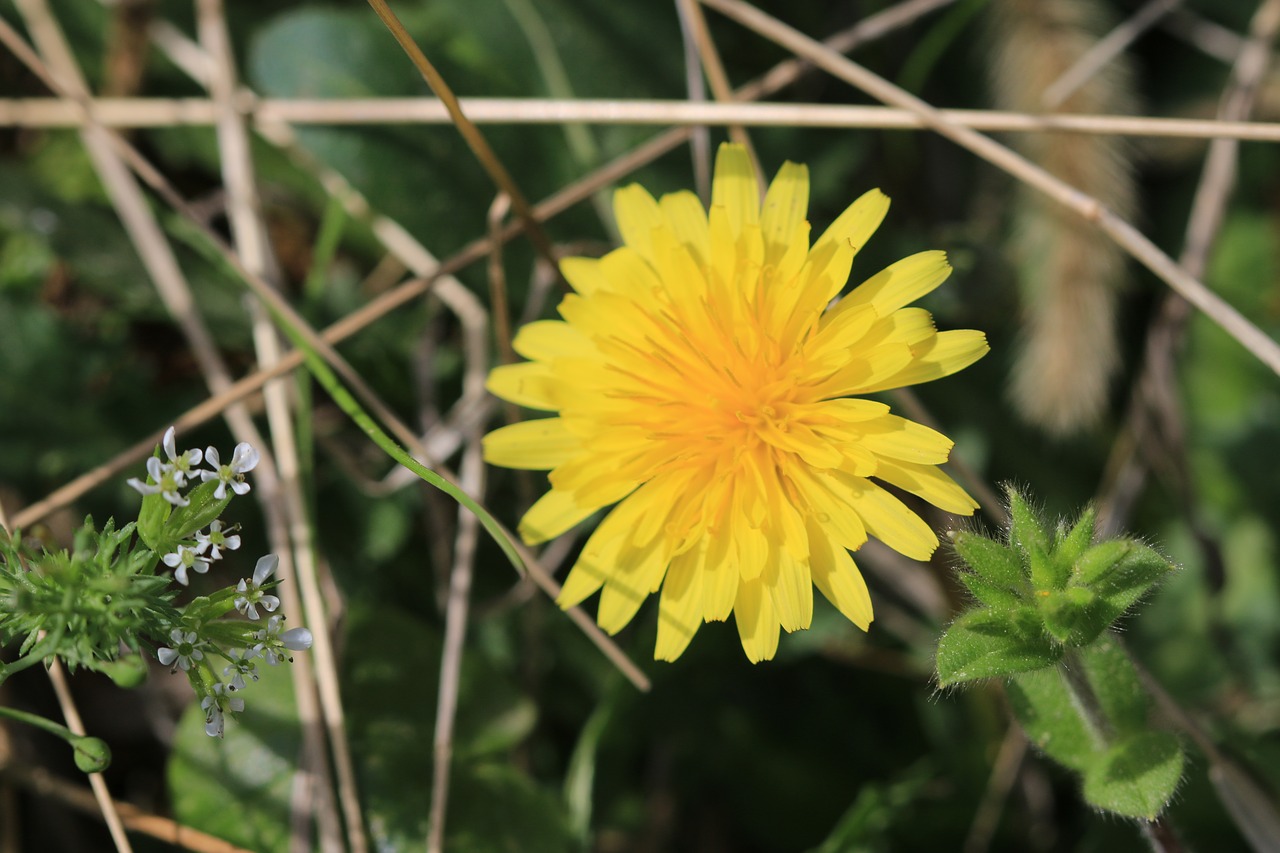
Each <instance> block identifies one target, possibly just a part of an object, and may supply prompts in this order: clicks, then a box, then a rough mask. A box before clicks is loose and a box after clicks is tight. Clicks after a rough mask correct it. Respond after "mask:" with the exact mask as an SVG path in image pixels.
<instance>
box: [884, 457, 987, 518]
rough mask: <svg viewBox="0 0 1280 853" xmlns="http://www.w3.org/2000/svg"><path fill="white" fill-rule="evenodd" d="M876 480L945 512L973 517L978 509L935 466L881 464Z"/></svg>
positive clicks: (901, 463) (956, 485) (953, 482)
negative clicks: (889, 484)
mask: <svg viewBox="0 0 1280 853" xmlns="http://www.w3.org/2000/svg"><path fill="white" fill-rule="evenodd" d="M876 478H877V479H880V480H884V481H885V482H886V483H891V484H893V485H895V486H897V487H898V488H900V489H902V490H903V491H907V492H910V493H911V494H913V495H916V496H918V497H921V498H924V499H925V500H927V501H928V502H929V503H931V504H933V505H934V506H936V507H937V508H938V509H940V510H943V511H945V512H953V513H955V514H956V515H973V511H974V510H975V509H977V508H978V502H977V501H975V500H974V499H973V498H971V497H970V496H969V493H968V492H966V491H965V490H964V489H962V488H960V486H959V485H958V484H957V483H956V482H955V481H954V480H952V479H951V478H950V477H948V476H947V475H946V474H944V473H943V472H942V471H940V470H938V468H937V467H936V466H933V465H916V464H913V463H911V462H896V461H895V462H891V461H889V460H882V461H881V462H880V464H879V465H878V466H877V467H876Z"/></svg>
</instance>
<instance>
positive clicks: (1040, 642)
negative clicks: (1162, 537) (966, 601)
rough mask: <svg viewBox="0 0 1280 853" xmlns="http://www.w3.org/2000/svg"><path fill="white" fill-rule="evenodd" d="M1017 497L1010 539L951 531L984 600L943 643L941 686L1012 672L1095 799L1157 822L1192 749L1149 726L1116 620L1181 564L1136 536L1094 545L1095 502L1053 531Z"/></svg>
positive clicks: (1042, 729)
mask: <svg viewBox="0 0 1280 853" xmlns="http://www.w3.org/2000/svg"><path fill="white" fill-rule="evenodd" d="M1008 494H1009V515H1010V518H1011V523H1010V529H1009V536H1008V542H1007V544H1002V543H1000V542H997V541H995V540H992V539H987V538H985V537H981V536H977V535H976V534H968V533H961V534H957V535H956V536H954V537H953V541H954V543H955V547H956V553H957V554H958V555H959V556H960V558H961V559H962V560H963V561H964V563H965V565H966V566H967V568H968V569H969V570H970V571H969V572H964V573H962V574H961V576H960V577H961V580H962V581H963V582H964V583H965V585H966V586H967V587H968V588H969V589H970V591H972V592H973V593H974V596H975V597H976V598H977V600H978V606H977V607H975V608H973V609H971V610H969V611H968V612H966V613H963V614H961V615H960V617H959V618H957V619H956V620H955V622H953V623H952V625H951V626H950V627H949V628H948V629H947V631H946V633H945V634H943V636H942V638H941V640H940V641H939V643H938V654H937V673H938V683H939V684H940V685H942V686H943V687H948V686H952V685H956V684H962V683H965V682H971V681H977V680H981V679H987V678H994V677H1002V678H1004V679H1005V680H1006V687H1007V692H1008V696H1009V704H1010V707H1011V708H1012V709H1013V712H1014V714H1015V716H1017V718H1018V720H1019V722H1021V724H1022V726H1023V729H1024V731H1025V732H1026V734H1027V737H1028V738H1029V739H1030V740H1031V741H1032V743H1034V744H1036V746H1037V747H1039V748H1040V749H1041V750H1042V751H1043V752H1044V753H1045V754H1046V755H1048V756H1049V757H1051V758H1053V759H1054V760H1056V761H1058V762H1059V763H1061V764H1062V765H1064V766H1066V767H1068V768H1070V769H1071V770H1073V771H1075V772H1076V773H1078V774H1080V776H1081V778H1082V780H1083V791H1084V797H1085V799H1086V800H1088V802H1089V803H1091V804H1092V805H1094V806H1096V807H1098V808H1100V809H1104V810H1106V811H1110V812H1114V813H1115V814H1119V815H1124V816H1126V817H1134V818H1141V819H1145V820H1152V819H1154V818H1155V817H1156V816H1157V815H1158V814H1159V813H1160V812H1161V811H1162V810H1163V809H1164V807H1165V806H1166V805H1167V804H1168V802H1169V800H1170V799H1171V797H1172V796H1173V791H1174V788H1175V787H1176V786H1177V784H1178V781H1179V779H1180V778H1181V776H1182V763H1183V754H1182V747H1181V746H1180V745H1179V743H1178V741H1177V739H1176V738H1174V737H1173V736H1171V735H1168V734H1165V733H1162V732H1153V731H1151V730H1150V729H1149V717H1150V712H1151V700H1150V698H1149V697H1148V695H1147V693H1146V690H1145V689H1144V688H1143V685H1142V683H1141V681H1140V679H1139V676H1138V672H1137V670H1136V669H1135V668H1134V666H1133V663H1132V662H1131V661H1130V660H1129V658H1128V656H1127V654H1126V653H1125V651H1124V650H1123V649H1122V648H1121V647H1120V645H1119V642H1118V641H1117V639H1116V638H1115V636H1114V635H1113V634H1112V633H1110V631H1109V629H1110V628H1111V626H1112V625H1113V624H1114V622H1115V621H1116V620H1117V619H1119V618H1120V617H1121V616H1122V615H1123V614H1124V613H1125V612H1126V611H1127V610H1128V609H1129V608H1130V607H1131V606H1132V605H1133V604H1134V603H1136V602H1137V601H1138V600H1139V599H1140V598H1141V597H1142V596H1143V595H1144V594H1145V593H1146V592H1147V591H1148V590H1149V589H1150V588H1151V587H1152V586H1153V585H1154V584H1156V583H1158V582H1159V581H1160V580H1161V579H1162V578H1164V577H1165V576H1166V575H1168V574H1169V572H1170V571H1171V570H1172V568H1173V567H1172V566H1171V565H1170V564H1169V563H1168V561H1167V560H1165V559H1164V558H1163V557H1161V556H1160V555H1159V554H1158V553H1157V552H1156V551H1155V550H1154V549H1152V548H1150V547H1148V546H1146V545H1143V544H1141V543H1139V542H1135V541H1133V540H1130V539H1110V540H1106V541H1103V542H1098V543H1096V544H1093V543H1092V540H1093V534H1094V513H1093V511H1092V510H1086V511H1085V512H1084V513H1082V514H1081V516H1080V518H1079V519H1078V520H1077V521H1076V522H1075V523H1074V524H1072V525H1069V526H1068V525H1059V526H1058V528H1057V529H1056V530H1055V531H1053V532H1052V533H1051V532H1050V531H1049V530H1048V528H1047V525H1046V524H1045V522H1044V520H1043V519H1041V518H1040V517H1039V516H1038V514H1037V513H1036V512H1035V511H1034V510H1033V509H1032V507H1031V504H1030V503H1029V502H1028V501H1027V500H1026V499H1025V498H1024V497H1023V496H1022V495H1020V494H1019V493H1018V492H1017V491H1016V490H1013V489H1010V490H1009V493H1008Z"/></svg>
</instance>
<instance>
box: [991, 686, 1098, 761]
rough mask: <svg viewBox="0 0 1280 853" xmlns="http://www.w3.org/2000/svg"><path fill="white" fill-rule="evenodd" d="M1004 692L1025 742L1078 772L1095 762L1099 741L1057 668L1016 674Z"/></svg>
mask: <svg viewBox="0 0 1280 853" xmlns="http://www.w3.org/2000/svg"><path fill="white" fill-rule="evenodd" d="M1006 693H1007V695H1008V697H1009V705H1010V706H1011V707H1012V708H1013V713H1014V716H1016V717H1017V718H1018V722H1019V723H1021V724H1022V729H1023V731H1024V732H1026V734H1027V739H1028V740H1030V741H1031V742H1032V743H1033V744H1035V746H1036V747H1037V748H1039V749H1040V750H1041V751H1042V752H1044V754H1045V755H1048V756H1049V757H1050V758H1052V759H1054V760H1055V761H1057V762H1059V763H1061V764H1063V765H1065V766H1067V767H1070V768H1071V769H1072V770H1076V771H1078V772H1083V771H1085V770H1087V769H1088V768H1089V767H1091V766H1092V765H1093V763H1094V762H1095V761H1096V760H1097V757H1098V755H1099V754H1100V750H1101V748H1102V742H1101V740H1100V739H1099V737H1098V736H1097V734H1096V733H1095V732H1093V730H1092V729H1091V727H1090V726H1089V725H1088V724H1087V723H1086V722H1085V721H1084V719H1082V718H1081V716H1080V710H1079V706H1078V705H1077V704H1076V702H1075V700H1074V699H1073V698H1072V696H1071V690H1070V689H1069V688H1068V687H1067V684H1066V682H1065V681H1064V680H1063V677H1062V671H1061V670H1060V669H1059V668H1058V667H1056V666H1055V667H1052V668H1048V669H1043V670H1040V671H1039V672H1024V673H1021V674H1019V675H1015V676H1013V677H1012V678H1011V679H1010V680H1009V683H1008V684H1007V685H1006Z"/></svg>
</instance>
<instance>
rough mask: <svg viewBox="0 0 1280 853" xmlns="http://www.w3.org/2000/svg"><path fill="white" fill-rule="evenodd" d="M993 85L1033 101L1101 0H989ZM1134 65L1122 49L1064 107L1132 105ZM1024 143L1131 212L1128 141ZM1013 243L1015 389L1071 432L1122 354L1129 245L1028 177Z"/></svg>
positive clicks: (1072, 59)
mask: <svg viewBox="0 0 1280 853" xmlns="http://www.w3.org/2000/svg"><path fill="white" fill-rule="evenodd" d="M991 8H992V12H993V16H992V17H993V24H994V26H993V27H992V31H993V33H994V35H995V44H996V47H997V50H996V60H995V64H994V68H993V74H992V76H993V88H994V95H995V100H996V102H997V105H998V106H999V107H1001V108H1003V109H1009V110H1015V111H1023V112H1035V111H1036V110H1037V109H1038V108H1039V105H1040V104H1041V102H1042V98H1043V97H1044V93H1045V91H1046V90H1048V89H1052V87H1053V86H1054V84H1055V81H1059V80H1060V79H1061V78H1062V77H1063V75H1064V74H1066V73H1068V72H1069V71H1070V70H1071V69H1072V68H1073V67H1078V66H1077V63H1078V62H1079V61H1080V59H1081V57H1083V56H1085V55H1087V54H1088V53H1089V51H1090V50H1091V49H1092V48H1093V46H1094V45H1095V44H1096V43H1097V40H1098V37H1099V36H1101V35H1102V34H1103V33H1104V32H1105V29H1104V25H1105V9H1104V8H1103V6H1102V5H1101V4H1100V3H1098V2H1097V0H1000V2H998V3H995V4H993V5H992V7H991ZM1131 78H1132V73H1131V70H1130V65H1129V62H1128V61H1127V60H1126V58H1125V57H1124V56H1123V55H1120V56H1116V57H1115V58H1114V59H1113V60H1112V61H1111V62H1110V63H1108V64H1107V65H1106V66H1105V67H1102V68H1098V69H1096V73H1095V74H1094V76H1093V77H1092V79H1090V80H1088V81H1087V82H1084V83H1081V84H1079V85H1078V86H1077V87H1076V88H1075V91H1074V93H1073V94H1071V95H1070V96H1069V97H1067V98H1066V99H1065V100H1064V101H1063V103H1062V105H1061V107H1059V109H1060V110H1061V111H1063V112H1076V113H1081V112H1083V113H1122V114H1123V113H1131V112H1132V111H1133V108H1134V103H1133V101H1134V98H1133V96H1132V94H1131V92H1132V79H1131ZM1017 147H1018V148H1019V149H1020V150H1021V151H1022V152H1023V153H1024V154H1025V155H1026V156H1027V157H1028V158H1029V159H1031V160H1032V161H1034V162H1036V163H1038V164H1039V165H1040V166H1042V167H1043V168H1044V169H1046V170H1047V171H1048V172H1049V173H1051V174H1053V175H1054V176H1055V177H1058V178H1061V179H1062V180H1064V181H1066V182H1067V183H1068V184H1070V185H1072V186H1074V187H1077V188H1079V189H1081V190H1083V191H1084V192H1086V193H1088V194H1089V195H1091V196H1093V197H1094V198H1096V199H1098V200H1099V201H1101V202H1102V203H1103V204H1105V205H1106V206H1107V207H1108V208H1110V209H1111V210H1113V211H1114V212H1115V213H1117V214H1118V215H1119V216H1122V217H1124V218H1126V219H1128V218H1131V216H1132V214H1133V212H1134V210H1135V208H1136V191H1135V188H1134V181H1133V176H1132V169H1131V164H1130V158H1129V152H1128V150H1127V146H1125V144H1124V143H1123V142H1122V141H1121V140H1118V139H1114V138H1110V137H1105V136H1081V135H1066V134H1051V133H1045V134H1036V135H1033V136H1028V137H1024V138H1021V139H1019V140H1018V145H1017ZM1014 217H1015V222H1016V225H1015V229H1016V230H1015V234H1014V237H1013V252H1014V255H1015V257H1016V263H1017V268H1018V272H1019V279H1020V282H1021V293H1022V299H1023V311H1024V321H1023V322H1024V324H1025V325H1024V328H1023V333H1022V342H1021V345H1020V353H1019V355H1018V357H1017V360H1016V361H1015V363H1014V367H1013V376H1012V379H1011V385H1010V392H1011V395H1012V397H1013V401H1014V403H1015V404H1016V405H1017V408H1018V410H1019V411H1020V412H1021V414H1022V415H1023V417H1025V418H1026V419H1027V420H1028V421H1030V422H1031V423H1034V424H1036V425H1038V426H1040V427H1041V428H1043V429H1045V430H1047V431H1048V432H1050V433H1053V434H1056V435H1067V434H1071V433H1074V432H1078V431H1080V430H1083V429H1087V428H1088V427H1090V426H1092V425H1093V424H1095V423H1096V422H1097V421H1098V419H1099V417H1100V416H1101V415H1102V413H1103V411H1104V410H1105V408H1106V404H1107V395H1108V390H1109V386H1110V383H1111V379H1112V377H1113V376H1114V375H1115V372H1116V369H1117V367H1118V365H1119V347H1118V344H1117V340H1116V327H1115V326H1116V302H1117V293H1118V291H1119V289H1120V287H1121V285H1122V283H1123V277H1124V252H1123V251H1122V250H1121V249H1120V247H1119V246H1117V245H1115V244H1114V243H1113V242H1112V241H1110V240H1108V239H1107V238H1106V237H1105V236H1104V235H1102V234H1101V233H1099V232H1098V230H1097V229H1096V228H1094V227H1092V225H1091V224H1090V223H1087V222H1082V221H1081V220H1080V219H1079V218H1078V217H1075V216H1072V215H1071V214H1070V213H1069V212H1067V211H1065V210H1063V209H1062V208H1061V207H1059V206H1058V205H1055V204H1053V203H1052V202H1051V201H1050V200H1048V199H1046V198H1044V196H1042V195H1041V194H1039V193H1037V192H1035V191H1034V190H1032V189H1030V188H1029V187H1025V186H1023V187H1020V188H1019V190H1018V199H1017V202H1016V205H1015V213H1014Z"/></svg>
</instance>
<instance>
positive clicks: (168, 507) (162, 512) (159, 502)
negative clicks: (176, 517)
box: [138, 495, 173, 554]
mask: <svg viewBox="0 0 1280 853" xmlns="http://www.w3.org/2000/svg"><path fill="white" fill-rule="evenodd" d="M172 511H173V504H171V503H169V502H168V501H167V500H165V499H164V498H163V497H161V496H160V495H145V496H144V497H143V498H142V508H141V509H139V510H138V535H139V536H141V537H142V541H143V542H145V543H146V544H147V547H148V548H150V549H151V550H152V551H155V552H156V553H158V554H162V553H167V552H166V551H162V550H161V548H160V546H161V544H162V543H163V541H164V523H165V522H166V521H168V520H169V513H170V512H172Z"/></svg>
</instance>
